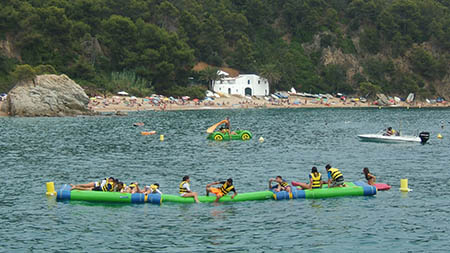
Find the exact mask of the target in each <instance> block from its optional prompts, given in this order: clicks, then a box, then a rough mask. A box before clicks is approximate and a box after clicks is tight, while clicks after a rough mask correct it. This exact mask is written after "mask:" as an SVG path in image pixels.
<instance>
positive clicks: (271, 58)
mask: <svg viewBox="0 0 450 253" xmlns="http://www.w3.org/2000/svg"><path fill="white" fill-rule="evenodd" d="M449 12H450V2H449V1H447V0H283V1H273V0H123V1H116V0H57V1H56V0H49V1H44V0H3V1H2V2H1V3H0V92H2V91H3V92H5V91H8V90H9V89H10V88H11V87H12V85H14V83H15V80H17V78H20V76H21V75H20V73H22V72H24V70H29V71H31V72H33V73H37V74H39V73H52V72H56V73H65V74H67V75H69V76H70V77H71V78H73V79H75V80H76V81H77V82H79V83H80V84H82V85H83V86H85V87H90V88H92V89H94V90H98V91H104V92H106V91H110V92H114V91H117V90H118V89H127V90H129V91H130V92H133V93H135V94H136V95H145V94H148V93H150V92H158V93H163V94H179V93H191V92H192V93H194V95H195V93H199V92H200V93H201V91H202V88H201V87H197V86H194V87H192V86H190V85H191V84H192V82H194V83H202V84H205V85H206V84H207V82H208V81H209V80H208V79H210V78H211V77H208V78H205V76H208V73H202V71H200V72H196V71H193V70H192V69H193V66H194V65H195V64H196V63H197V62H200V61H203V62H206V63H208V64H209V65H212V66H223V67H231V68H235V69H238V70H239V71H240V72H241V73H256V74H260V75H262V76H264V77H267V78H268V79H269V80H270V81H271V82H272V88H273V89H274V90H288V89H290V88H291V87H294V88H296V89H297V90H301V91H306V92H346V93H355V94H360V95H373V94H375V93H376V92H385V93H388V94H393V95H394V94H395V95H401V96H405V95H406V94H407V93H409V92H415V93H417V94H419V96H422V97H427V96H446V97H447V98H450V97H449V95H450V69H449V68H450V67H449V65H450V64H449V62H450V53H449V52H450V13H449ZM208 71H209V72H210V70H208ZM25 72H26V71H25ZM29 74H30V73H25V75H29ZM190 77H194V79H193V80H192V78H190Z"/></svg>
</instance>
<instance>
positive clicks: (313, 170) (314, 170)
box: [311, 166, 319, 176]
mask: <svg viewBox="0 0 450 253" xmlns="http://www.w3.org/2000/svg"><path fill="white" fill-rule="evenodd" d="M311 173H313V174H314V175H315V176H317V174H318V173H319V172H318V171H317V168H316V167H315V166H314V167H312V169H311Z"/></svg>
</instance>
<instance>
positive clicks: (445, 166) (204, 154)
mask: <svg viewBox="0 0 450 253" xmlns="http://www.w3.org/2000/svg"><path fill="white" fill-rule="evenodd" d="M226 116H230V118H231V123H232V127H233V128H238V127H239V128H241V129H249V130H251V131H252V132H253V134H254V138H253V139H252V140H250V141H247V142H242V141H233V142H219V143H218V142H211V141H208V140H206V139H205V138H206V134H205V130H206V128H208V127H209V126H210V125H212V124H213V123H215V122H217V121H219V120H221V119H223V118H224V117H226ZM449 116H450V110H438V109H433V110H432V109H411V110H406V109H382V110H378V109H271V110H263V109H255V110H214V111H212V110H211V111H185V112H140V113H130V115H129V116H128V117H75V118H0V129H1V131H0V174H1V180H0V183H1V186H0V189H1V190H0V224H1V227H2V228H1V229H0V238H1V239H0V251H4V252H15V251H17V252H31V251H33V252H39V251H45V252H47V251H50V252H55V251H71V252H88V251H90V252H112V251H120V252H155V251H160V252H217V251H221V250H228V251H237V252H274V251H279V252H286V251H291V252H300V251H308V250H311V251H315V252H331V251H333V252H342V251H354V252H362V251H368V252H380V251H382V250H383V251H389V252H405V251H412V252H420V251H425V252H430V251H434V252H436V251H444V252H445V251H448V248H449V246H450V241H449V238H450V237H449V234H448V233H449V228H448V227H449V225H450V221H449V219H450V218H449V217H450V216H449V215H448V210H449V206H450V194H449V193H450V190H449V189H448V187H449V185H450V169H449V164H450V157H449V155H450V152H449V141H448V140H449V138H450V135H449V129H450V126H449V125H448V121H449V120H450V117H449ZM140 121H142V122H145V124H146V126H145V127H144V128H140V129H138V128H135V127H133V126H132V123H133V122H140ZM441 121H444V122H445V128H444V129H443V130H442V129H441V128H440V124H441ZM389 125H392V126H393V127H394V128H400V129H401V130H403V133H410V134H412V133H416V132H417V131H419V130H427V131H430V132H431V140H430V142H429V144H427V145H420V144H381V143H370V142H360V141H359V140H358V139H357V138H356V135H357V134H362V133H374V132H377V131H378V130H380V129H383V128H385V127H387V126H389ZM142 129H146V130H156V131H157V132H158V134H164V135H165V140H164V141H163V142H160V141H159V136H158V135H153V136H141V135H140V134H139V132H140V131H141V130H142ZM438 133H441V134H442V135H443V136H444V139H442V140H439V139H437V138H436V136H437V134H438ZM261 136H262V137H264V139H265V141H264V142H263V143H260V142H258V138H259V137H261ZM327 163H331V164H332V165H333V166H335V167H338V168H341V170H342V172H343V174H344V176H345V178H346V180H348V181H355V180H362V179H363V175H362V174H361V171H362V168H363V167H365V166H367V167H369V168H370V169H371V171H372V172H373V173H374V174H375V175H376V176H377V181H379V182H384V183H388V184H390V185H392V189H391V190H390V191H387V192H379V193H378V194H377V195H376V196H375V197H344V198H334V199H323V200H291V201H272V200H267V201H253V202H239V203H220V204H204V203H203V204H198V205H194V204H175V203H165V204H163V205H161V206H156V205H149V204H144V205H118V204H114V205H113V204H92V203H86V202H71V203H61V202H55V200H54V199H52V198H47V197H46V196H45V182H48V181H54V182H55V184H56V187H57V188H58V187H60V186H61V185H62V184H64V183H86V182H91V181H96V180H98V179H100V178H103V177H105V176H110V175H111V176H114V177H118V178H120V179H121V180H123V181H125V182H126V183H128V182H130V181H132V180H138V181H139V182H141V184H150V183H154V182H158V183H160V184H161V189H162V191H163V192H164V193H171V194H176V193H177V187H178V184H179V182H180V180H181V177H182V176H183V175H185V174H189V175H191V180H192V184H191V187H192V188H193V190H195V191H198V192H199V193H200V194H204V187H205V185H206V184H207V183H209V182H212V181H215V180H219V179H220V180H222V179H226V178H228V177H233V179H234V181H235V185H236V189H237V190H238V192H249V191H259V190H265V189H266V187H267V181H268V178H269V177H274V176H276V175H282V176H283V177H285V178H286V179H288V180H297V181H306V180H307V176H308V173H309V171H310V169H311V167H312V166H317V167H318V168H319V170H320V172H322V174H325V169H324V166H325V165H326V164H327ZM401 178H408V179H409V186H410V188H412V189H413V191H412V192H410V193H408V194H401V193H400V192H399V191H398V188H399V184H400V179H401Z"/></svg>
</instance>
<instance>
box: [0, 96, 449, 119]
mask: <svg viewBox="0 0 450 253" xmlns="http://www.w3.org/2000/svg"><path fill="white" fill-rule="evenodd" d="M1 105H2V102H1V101H0V108H1ZM88 107H89V109H90V110H91V111H93V112H95V113H117V112H131V111H152V110H157V111H163V110H167V111H175V110H208V109H240V108H244V109H245V108H249V109H251V108H358V107H360V108H367V107H374V108H377V107H379V106H378V105H373V104H372V103H370V102H369V103H361V102H359V101H358V102H350V101H347V102H344V101H342V100H340V99H338V98H333V99H329V100H328V101H327V102H324V101H321V100H317V99H314V98H304V97H299V96H290V97H289V99H284V100H283V101H282V102H281V100H280V101H279V102H269V101H267V100H265V99H264V98H252V99H248V98H244V97H240V96H235V95H232V96H230V97H220V98H216V99H215V100H213V101H207V102H202V103H195V102H193V101H188V102H186V103H185V104H181V103H175V102H170V101H165V102H164V103H162V104H161V105H155V104H153V103H151V101H149V100H144V98H136V99H131V97H118V96H113V97H107V98H106V99H104V98H101V99H95V100H91V101H90V102H89V105H88ZM387 107H411V108H422V107H448V104H427V103H414V104H412V105H409V104H407V103H405V102H400V103H397V104H394V105H391V106H387ZM4 116H8V114H7V113H5V112H2V111H0V117H4Z"/></svg>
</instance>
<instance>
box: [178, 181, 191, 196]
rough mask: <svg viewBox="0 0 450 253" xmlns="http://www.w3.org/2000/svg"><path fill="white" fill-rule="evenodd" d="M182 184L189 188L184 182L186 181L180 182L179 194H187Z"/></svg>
mask: <svg viewBox="0 0 450 253" xmlns="http://www.w3.org/2000/svg"><path fill="white" fill-rule="evenodd" d="M184 184H188V186H189V183H188V182H186V181H183V182H181V184H180V194H183V193H186V192H188V191H187V189H186V188H184V187H183V185H184Z"/></svg>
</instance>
